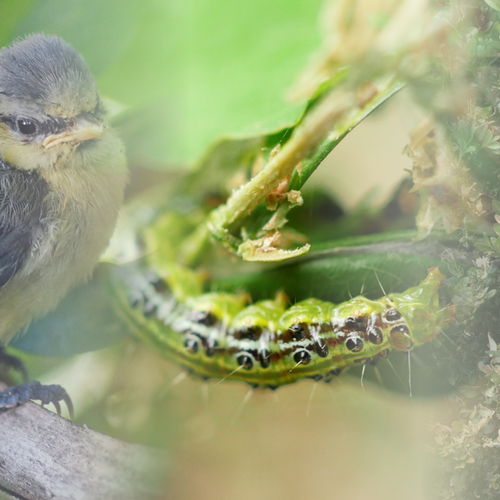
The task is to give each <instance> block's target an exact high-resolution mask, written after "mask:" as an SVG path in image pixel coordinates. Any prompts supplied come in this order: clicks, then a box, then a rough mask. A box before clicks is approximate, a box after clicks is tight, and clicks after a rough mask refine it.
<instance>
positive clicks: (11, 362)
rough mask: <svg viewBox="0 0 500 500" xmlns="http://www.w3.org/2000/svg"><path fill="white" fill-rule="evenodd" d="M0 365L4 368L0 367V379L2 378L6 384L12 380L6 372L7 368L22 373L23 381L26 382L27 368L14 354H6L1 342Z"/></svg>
mask: <svg viewBox="0 0 500 500" xmlns="http://www.w3.org/2000/svg"><path fill="white" fill-rule="evenodd" d="M0 367H1V368H4V370H1V368H0V372H1V373H2V376H0V380H4V381H5V382H6V383H7V384H11V383H12V382H13V381H12V378H11V377H10V376H9V375H8V373H7V372H8V371H9V369H13V370H16V371H17V372H19V373H20V374H21V375H22V377H23V381H24V382H26V381H27V380H28V378H29V377H28V370H26V367H25V366H24V363H23V362H22V361H21V360H20V359H19V358H16V356H12V355H11V354H7V353H6V352H5V348H4V347H3V346H2V345H1V344H0Z"/></svg>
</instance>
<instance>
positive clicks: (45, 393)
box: [0, 380, 74, 420]
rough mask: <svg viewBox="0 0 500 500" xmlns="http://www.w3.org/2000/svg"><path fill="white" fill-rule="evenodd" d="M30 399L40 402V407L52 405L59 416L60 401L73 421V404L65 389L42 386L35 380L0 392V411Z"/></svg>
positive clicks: (54, 386)
mask: <svg viewBox="0 0 500 500" xmlns="http://www.w3.org/2000/svg"><path fill="white" fill-rule="evenodd" d="M31 399H35V400H40V401H41V402H42V406H44V405H47V404H49V403H52V404H53V405H54V406H55V407H56V410H57V414H58V415H61V405H60V404H59V403H60V402H61V401H64V402H65V403H66V406H67V407H68V411H69V414H70V418H71V419H72V420H73V416H74V412H73V402H72V401H71V398H70V397H69V395H68V393H67V392H66V390H65V389H63V388H62V387H61V386H60V385H42V384H41V383H40V382H38V381H37V380H32V381H30V382H25V383H24V384H21V385H17V386H14V387H8V388H7V389H5V390H4V391H3V392H0V410H2V409H7V408H13V407H14V406H17V405H21V404H23V403H26V401H29V400H31Z"/></svg>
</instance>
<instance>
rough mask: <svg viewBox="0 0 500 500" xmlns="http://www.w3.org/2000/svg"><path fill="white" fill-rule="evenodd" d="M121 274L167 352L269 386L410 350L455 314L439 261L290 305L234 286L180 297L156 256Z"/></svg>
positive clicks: (128, 301) (136, 327) (119, 291)
mask: <svg viewBox="0 0 500 500" xmlns="http://www.w3.org/2000/svg"><path fill="white" fill-rule="evenodd" d="M117 279H118V283H116V285H115V286H114V287H113V293H114V298H115V300H116V301H117V302H118V303H117V304H116V305H117V308H118V310H119V311H120V312H121V314H122V315H123V316H124V317H125V320H126V321H127V323H128V324H129V325H130V326H131V328H132V329H133V331H135V333H136V334H137V336H138V337H140V338H141V339H142V340H143V341H145V342H146V343H147V344H150V345H152V346H153V347H154V348H155V349H157V350H158V351H159V352H160V353H161V354H162V355H164V356H165V357H167V358H169V359H172V360H174V361H175V362H177V363H179V364H181V365H182V366H184V367H186V368H187V369H188V370H189V371H191V372H193V373H194V374H197V375H199V376H201V377H203V378H206V379H208V378H215V379H225V380H240V381H244V382H247V383H249V384H251V385H252V386H260V387H267V388H271V389H275V388H276V387H278V386H281V385H285V384H290V383H292V382H296V381H298V380H301V379H304V378H312V379H314V380H323V381H325V382H329V381H330V380H331V379H332V378H333V377H334V376H335V375H338V374H339V373H340V371H341V370H342V369H344V368H346V367H348V366H352V365H357V364H366V363H370V364H375V363H376V362H377V360H378V359H379V358H381V357H387V356H388V355H389V353H390V351H392V350H397V351H410V350H411V349H413V348H414V347H417V346H420V345H422V344H424V343H426V342H429V341H430V340H432V339H433V338H434V337H435V336H436V335H437V333H438V332H439V331H440V329H441V328H442V326H443V325H444V324H445V323H446V322H447V321H448V320H449V318H450V313H449V310H448V311H447V310H445V309H443V308H441V307H440V304H439V295H438V289H439V286H440V283H441V281H442V280H443V279H444V275H443V274H442V273H441V272H440V271H439V270H438V269H437V268H431V269H430V270H429V274H428V276H427V277H426V278H425V279H424V280H423V281H422V282H421V283H420V285H418V286H416V287H413V288H409V289H408V290H406V291H405V292H403V293H392V294H389V295H386V296H384V297H382V298H380V299H379V300H376V301H374V300H369V299H367V298H365V297H362V296H359V297H355V298H353V299H351V300H349V301H347V302H344V303H342V304H337V305H335V304H332V303H330V302H324V301H321V300H318V299H314V298H311V299H307V300H304V301H301V302H298V303H296V304H294V305H292V306H291V307H288V308H286V300H285V298H284V296H283V295H278V297H277V298H276V300H263V301H260V302H256V303H254V304H251V305H247V300H248V299H247V297H246V296H245V295H243V294H242V295H233V294H228V293H207V294H202V295H199V296H195V297H189V298H187V300H185V301H184V302H181V301H178V300H176V299H175V298H174V295H173V294H172V292H171V290H170V288H169V286H168V285H167V282H166V281H165V280H163V279H162V278H161V277H160V275H159V273H157V272H154V270H153V267H151V266H148V267H141V266H140V265H136V264H134V265H128V266H124V267H122V268H121V271H120V274H119V276H118V278H117Z"/></svg>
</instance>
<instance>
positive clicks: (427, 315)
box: [382, 267, 452, 351]
mask: <svg viewBox="0 0 500 500" xmlns="http://www.w3.org/2000/svg"><path fill="white" fill-rule="evenodd" d="M444 278H445V276H444V274H443V273H441V272H440V271H439V269H438V268H437V267H432V268H431V269H430V270H429V274H428V275H427V278H425V280H424V281H423V282H422V283H421V284H420V285H418V286H416V287H413V288H409V289H408V290H406V291H405V292H403V293H393V294H390V295H388V296H387V297H384V299H382V300H384V302H385V303H386V305H387V307H388V309H386V312H385V319H386V321H387V322H388V323H391V322H394V323H395V325H394V327H393V328H392V329H391V330H390V337H391V346H392V348H393V349H395V350H400V351H409V350H410V349H412V348H413V347H414V346H419V345H422V344H425V343H426V342H429V341H431V340H432V339H433V338H434V337H435V336H436V335H437V334H438V333H439V331H440V330H441V328H442V327H443V326H444V324H445V323H446V322H447V321H449V320H450V318H451V316H452V313H450V311H447V310H445V309H443V308H442V307H441V306H440V305H439V295H438V289H439V286H440V284H441V282H442V281H443V280H444ZM401 317H402V318H404V319H405V320H406V321H405V323H406V324H405V325H403V324H398V320H399V318H401Z"/></svg>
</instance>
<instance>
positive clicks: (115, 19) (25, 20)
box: [0, 0, 322, 168]
mask: <svg viewBox="0 0 500 500" xmlns="http://www.w3.org/2000/svg"><path fill="white" fill-rule="evenodd" d="M321 3H322V2H321V0H294V1H293V2H290V1H287V0H272V1H269V0H252V1H251V2H248V1H240V0H237V1H232V2H230V1H227V0H210V1H209V2H207V1H206V0H187V1H186V0H144V1H138V0H134V1H126V0H125V1H124V0H64V1H63V0H2V2H1V3H0V42H1V44H2V45H5V44H8V43H10V42H11V40H12V39H14V38H16V37H19V36H24V35H26V34H29V33H33V32H44V33H46V34H55V35H59V36H61V37H62V38H64V39H65V40H66V41H67V42H69V43H70V44H71V45H73V46H74V47H75V48H76V49H77V50H78V51H80V52H81V54H82V55H83V56H84V58H85V60H86V62H87V64H88V65H89V67H90V69H91V71H92V72H93V73H94V75H95V76H96V77H97V80H98V83H99V88H100V90H101V93H102V95H103V96H104V97H107V98H110V99H112V100H114V101H117V102H118V103H119V104H121V105H122V106H124V110H123V111H122V113H121V114H120V116H119V117H117V121H118V123H119V125H120V126H121V128H122V135H123V136H124V138H125V140H126V142H127V146H128V154H129V158H130V160H131V162H133V163H140V164H141V165H144V164H147V165H148V166H159V167H163V168H165V166H166V165H172V164H179V162H186V161H193V160H195V159H196V158H198V157H199V156H200V155H201V154H202V153H203V151H204V150H205V149H206V148H207V146H208V145H209V144H210V143H211V141H213V140H214V139H216V138H217V137H219V136H221V135H224V134H253V133H257V132H261V131H265V130H273V129H276V128H280V127H282V126H283V125H284V124H287V123H290V122H291V121H293V120H294V119H295V118H297V117H298V115H299V113H300V110H301V109H302V105H301V103H295V104H291V103H287V102H285V99H284V91H285V90H286V89H287V87H289V86H290V85H291V84H292V83H293V81H294V78H295V76H296V75H297V73H298V72H299V70H300V69H301V68H302V67H303V66H304V64H305V63H306V61H307V60H308V57H309V56H310V54H311V52H312V51H313V50H314V49H315V48H317V47H318V46H319V44H320V33H319V31H318V29H317V19H318V12H319V7H320V5H321Z"/></svg>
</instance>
